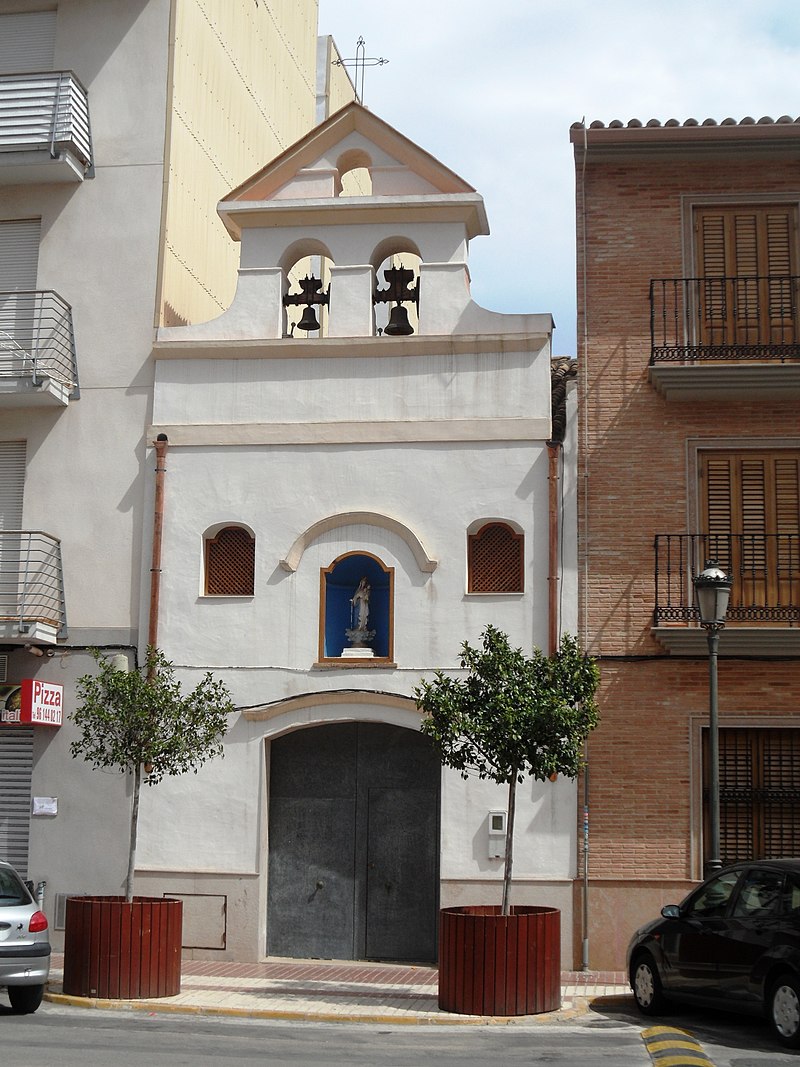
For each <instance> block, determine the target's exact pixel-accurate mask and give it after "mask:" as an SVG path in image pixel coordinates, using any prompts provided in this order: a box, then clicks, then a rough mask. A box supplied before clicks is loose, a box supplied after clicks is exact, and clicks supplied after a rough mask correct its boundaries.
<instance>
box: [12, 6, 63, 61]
mask: <svg viewBox="0 0 800 1067" xmlns="http://www.w3.org/2000/svg"><path fill="white" fill-rule="evenodd" d="M55 43H56V12H55V11H29V12H23V13H20V14H15V15H0V74H22V73H26V74H29V73H31V72H34V71H48V70H52V69H53V54H54V52H55Z"/></svg>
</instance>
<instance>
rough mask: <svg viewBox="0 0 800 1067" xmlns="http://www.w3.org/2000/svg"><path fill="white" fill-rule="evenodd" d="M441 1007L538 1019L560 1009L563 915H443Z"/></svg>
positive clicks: (488, 911)
mask: <svg viewBox="0 0 800 1067" xmlns="http://www.w3.org/2000/svg"><path fill="white" fill-rule="evenodd" d="M439 1007H440V1008H441V1009H442V1011H452V1012H458V1013H459V1014H460V1015H536V1014H539V1013H541V1012H545V1011H557V1010H558V1009H559V1008H560V1007H561V912H560V911H559V910H558V908H539V907H533V906H530V907H528V906H525V905H517V906H516V907H512V909H511V915H501V914H500V908H499V906H497V907H494V906H486V907H466V908H443V909H442V911H440V913H439Z"/></svg>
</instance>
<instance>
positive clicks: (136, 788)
mask: <svg viewBox="0 0 800 1067" xmlns="http://www.w3.org/2000/svg"><path fill="white" fill-rule="evenodd" d="M141 787H142V768H141V767H140V766H139V764H137V765H136V767H135V768H134V771H133V804H132V805H131V835H130V844H129V846H128V873H127V875H126V876H125V899H126V900H127V901H128V903H130V902H131V901H132V900H133V870H134V867H135V865H136V835H137V829H138V825H139V792H140V790H141Z"/></svg>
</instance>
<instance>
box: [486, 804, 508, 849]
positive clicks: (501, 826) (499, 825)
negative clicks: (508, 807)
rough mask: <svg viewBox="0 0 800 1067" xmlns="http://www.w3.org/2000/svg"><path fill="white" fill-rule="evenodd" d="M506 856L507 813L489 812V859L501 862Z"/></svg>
mask: <svg viewBox="0 0 800 1067" xmlns="http://www.w3.org/2000/svg"><path fill="white" fill-rule="evenodd" d="M505 854H506V813H505V812H504V811H490V812H489V859H490V860H500V859H502V858H503V856H505Z"/></svg>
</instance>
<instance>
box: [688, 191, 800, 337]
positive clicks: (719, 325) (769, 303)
mask: <svg viewBox="0 0 800 1067" xmlns="http://www.w3.org/2000/svg"><path fill="white" fill-rule="evenodd" d="M694 229H695V239H696V242H697V249H696V252H697V256H696V261H697V269H698V274H699V276H700V277H701V278H702V279H704V281H703V282H702V284H701V286H700V290H699V292H700V293H701V299H702V319H701V321H702V323H703V326H704V330H705V336H704V342H705V343H706V344H711V345H715V344H720V343H734V344H753V345H771V344H779V343H789V341H791V340H793V339H794V337H795V332H796V331H795V325H796V324H795V316H796V306H795V305H796V303H797V292H796V281H793V280H792V279H793V277H794V276H795V275H796V274H797V212H796V208H795V207H794V206H792V205H774V206H772V205H770V206H763V207H762V206H759V207H749V208H748V207H731V208H717V207H715V208H705V207H703V208H697V209H696V211H695V225H694Z"/></svg>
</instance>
